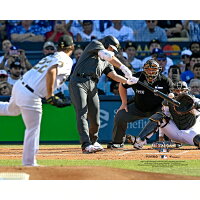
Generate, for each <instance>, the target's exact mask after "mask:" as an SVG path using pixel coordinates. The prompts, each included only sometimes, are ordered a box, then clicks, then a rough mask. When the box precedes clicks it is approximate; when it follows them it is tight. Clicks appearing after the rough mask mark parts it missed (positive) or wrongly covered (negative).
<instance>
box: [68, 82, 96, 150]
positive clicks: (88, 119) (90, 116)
mask: <svg viewBox="0 0 200 200" xmlns="http://www.w3.org/2000/svg"><path fill="white" fill-rule="evenodd" d="M78 80H80V79H78ZM69 91H70V96H71V101H72V103H73V105H74V107H75V111H76V120H77V128H78V132H79V135H80V142H81V145H82V148H83V149H84V148H85V147H86V146H88V145H90V144H93V143H95V142H96V141H97V139H98V131H99V126H100V106H99V96H98V89H97V84H96V83H95V82H94V81H92V80H86V79H85V81H84V82H80V81H76V80H71V81H70V84H69ZM88 123H89V125H88Z"/></svg>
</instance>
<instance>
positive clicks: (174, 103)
mask: <svg viewBox="0 0 200 200" xmlns="http://www.w3.org/2000/svg"><path fill="white" fill-rule="evenodd" d="M138 83H139V84H140V85H142V86H144V87H145V88H147V89H149V90H150V91H152V92H153V93H154V94H155V95H157V96H159V97H161V98H163V99H165V100H166V101H168V102H170V103H172V104H173V105H175V106H179V105H180V102H178V101H176V100H175V99H171V98H169V97H168V96H167V95H166V94H164V93H162V92H160V91H158V90H156V89H154V88H152V87H151V86H149V85H146V84H145V83H142V82H141V81H138Z"/></svg>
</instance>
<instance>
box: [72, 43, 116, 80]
mask: <svg viewBox="0 0 200 200" xmlns="http://www.w3.org/2000/svg"><path fill="white" fill-rule="evenodd" d="M104 49H105V48H104V46H103V44H102V43H101V42H100V41H98V40H94V41H92V42H90V43H89V44H88V45H87V46H86V48H85V49H84V52H83V54H82V55H81V57H80V58H79V60H78V62H77V64H76V67H75V69H74V72H73V74H72V76H71V79H73V78H74V77H75V76H76V75H77V74H82V73H84V74H87V75H94V76H95V77H96V78H97V79H99V77H100V76H101V75H102V73H105V74H106V75H107V74H108V73H109V72H111V71H114V67H113V66H112V65H111V64H110V63H109V62H108V61H105V60H102V59H101V58H99V56H98V51H99V50H104Z"/></svg>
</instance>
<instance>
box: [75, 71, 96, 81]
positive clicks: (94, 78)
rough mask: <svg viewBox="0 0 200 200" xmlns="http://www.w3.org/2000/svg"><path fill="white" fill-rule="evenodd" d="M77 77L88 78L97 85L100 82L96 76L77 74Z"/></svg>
mask: <svg viewBox="0 0 200 200" xmlns="http://www.w3.org/2000/svg"><path fill="white" fill-rule="evenodd" d="M76 76H78V77H81V78H87V79H89V80H92V81H94V82H96V83H97V82H98V78H97V76H96V75H94V74H85V73H77V74H76Z"/></svg>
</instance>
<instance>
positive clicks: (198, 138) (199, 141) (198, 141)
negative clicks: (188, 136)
mask: <svg viewBox="0 0 200 200" xmlns="http://www.w3.org/2000/svg"><path fill="white" fill-rule="evenodd" d="M193 142H194V145H195V146H197V147H198V149H200V134H198V135H196V136H195V137H194V138H193Z"/></svg>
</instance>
